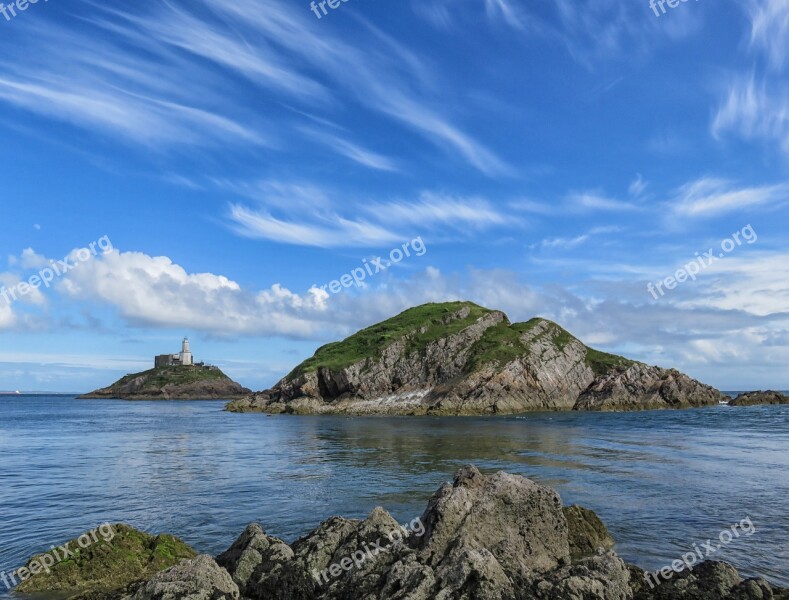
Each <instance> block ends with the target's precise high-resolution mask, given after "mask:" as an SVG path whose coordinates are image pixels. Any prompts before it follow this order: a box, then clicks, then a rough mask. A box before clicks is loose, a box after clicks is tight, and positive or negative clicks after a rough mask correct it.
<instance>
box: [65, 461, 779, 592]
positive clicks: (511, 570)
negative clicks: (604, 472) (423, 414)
mask: <svg viewBox="0 0 789 600" xmlns="http://www.w3.org/2000/svg"><path fill="white" fill-rule="evenodd" d="M612 544H613V540H611V538H610V536H609V535H608V532H607V531H606V528H605V525H603V523H602V522H601V521H600V519H599V518H598V517H597V516H596V515H595V514H594V513H593V512H592V511H590V510H587V509H583V508H580V507H575V506H571V507H563V506H562V501H561V499H560V497H559V495H558V494H557V493H556V492H555V491H554V490H552V489H550V488H547V487H544V486H541V485H538V484H537V483H535V482H533V481H531V480H529V479H526V478H524V477H520V476H517V475H510V474H507V473H503V472H500V473H496V474H495V475H489V476H488V475H483V474H481V473H480V472H479V471H478V470H477V469H475V468H474V467H464V468H463V469H461V470H460V471H459V472H458V473H457V475H456V476H455V480H454V482H453V483H451V484H450V483H447V484H445V485H443V486H442V487H441V488H439V489H438V491H437V492H436V493H435V494H433V496H432V497H431V498H430V500H429V502H428V505H427V509H426V510H425V512H424V513H423V514H422V515H421V516H420V517H417V518H416V519H414V520H413V521H411V522H410V523H408V524H406V525H405V526H401V525H400V524H399V523H398V522H397V521H396V520H395V519H394V518H393V517H392V516H391V515H389V513H387V512H386V511H385V510H383V509H382V508H376V509H374V510H373V511H372V513H371V514H370V515H369V516H368V517H367V518H366V519H364V520H352V519H344V518H340V517H334V518H331V519H329V520H327V521H324V522H323V523H322V524H321V525H320V526H319V527H318V528H317V529H315V530H314V531H312V532H311V533H309V534H308V535H306V536H305V537H303V538H300V539H298V540H296V541H295V542H293V543H292V544H287V543H285V542H284V541H282V540H280V539H277V538H274V537H270V536H268V535H266V534H265V532H264V530H263V528H262V527H261V526H260V525H257V524H252V525H249V526H248V527H247V528H246V530H245V531H244V532H243V533H242V534H241V536H240V537H239V538H238V539H237V540H236V541H235V542H234V543H233V545H232V546H231V547H230V548H229V549H228V550H227V551H225V552H224V553H222V554H221V555H219V556H218V557H216V558H215V559H214V558H212V557H210V556H208V555H201V556H198V557H196V558H192V559H188V560H183V561H181V562H180V563H179V564H177V565H175V566H173V567H171V568H169V569H167V570H164V571H161V572H159V573H157V574H155V575H153V576H152V577H147V578H145V579H142V580H140V581H136V582H134V583H131V584H129V585H128V586H125V587H122V588H119V589H117V590H114V591H112V592H109V593H107V592H105V591H101V590H98V591H97V590H95V589H87V590H85V591H84V592H83V593H82V594H81V595H80V596H78V598H79V600H239V599H244V598H246V599H249V600H351V599H356V598H364V599H365V600H433V599H439V600H527V599H534V600H770V599H775V600H788V599H789V591H787V590H781V589H778V588H774V587H772V586H771V585H770V584H769V583H768V582H767V581H765V580H763V579H758V578H757V579H748V580H745V581H743V579H742V578H741V577H740V576H739V574H738V573H737V571H736V569H734V567H732V566H730V565H728V564H725V563H721V562H703V563H702V562H700V563H699V564H695V565H693V564H692V565H691V567H690V569H687V568H686V569H685V570H683V571H682V572H679V573H676V572H672V573H673V574H672V576H671V577H670V578H667V579H663V578H660V579H656V578H651V579H649V580H648V579H647V577H646V573H644V571H642V570H641V569H639V568H638V567H635V566H632V565H627V564H625V563H624V562H623V561H622V559H620V558H619V557H618V556H617V555H616V554H615V553H614V552H613V551H611V550H610V547H611V546H612ZM88 567H89V565H85V566H84V568H85V569H88ZM74 600H77V599H76V598H75V599H74Z"/></svg>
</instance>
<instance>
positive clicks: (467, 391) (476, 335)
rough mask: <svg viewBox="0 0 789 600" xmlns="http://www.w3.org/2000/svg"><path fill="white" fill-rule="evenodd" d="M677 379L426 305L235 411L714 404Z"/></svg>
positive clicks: (541, 331) (453, 307) (566, 340)
mask: <svg viewBox="0 0 789 600" xmlns="http://www.w3.org/2000/svg"><path fill="white" fill-rule="evenodd" d="M723 399H725V396H723V394H721V393H720V392H718V391H717V390H715V389H713V388H711V387H709V386H705V385H703V384H701V383H699V382H697V381H695V380H693V379H691V378H690V377H687V376H686V375H682V374H681V373H679V372H677V371H669V370H666V369H661V368H659V367H648V366H647V365H643V364H640V363H636V362H633V361H630V360H627V359H625V358H622V357H620V356H614V355H611V354H605V353H602V352H598V351H596V350H593V349H591V348H588V347H587V346H585V345H584V344H583V343H582V342H580V341H579V340H578V339H576V338H575V337H573V336H572V335H570V334H569V333H568V332H567V331H565V330H564V329H562V328H561V327H559V326H558V325H557V324H555V323H552V322H551V321H548V320H545V319H532V320H531V321H529V322H527V323H510V322H509V320H508V319H507V317H506V315H505V314H504V313H502V312H499V311H495V310H488V309H485V308H482V307H480V306H477V305H475V304H472V303H470V302H452V303H445V304H430V305H424V306H420V307H416V308H414V309H411V310H408V311H406V312H404V313H402V314H401V315H398V316H397V317H394V318H393V319H390V320H389V321H385V322H383V323H380V324H378V325H375V326H373V327H371V328H368V329H365V330H362V331H360V332H359V333H357V334H355V335H354V336H351V337H350V338H348V339H347V340H345V341H343V342H339V343H336V344H329V345H328V346H324V347H323V348H320V349H319V350H318V351H317V352H316V354H315V356H314V357H312V358H311V359H309V360H308V361H305V362H304V363H302V364H301V365H299V366H298V367H297V368H296V369H294V371H293V372H292V373H291V374H289V375H288V376H287V377H285V378H284V379H282V380H281V381H280V382H279V383H277V385H275V386H274V388H272V389H270V390H266V391H264V392H260V393H257V394H254V395H252V396H250V397H247V398H244V399H242V400H238V401H234V402H232V403H230V404H229V405H228V407H227V408H228V410H231V411H235V412H270V413H283V412H285V413H294V414H324V413H330V414H412V415H426V414H430V415H485V414H511V413H518V412H525V411H532V410H572V409H576V410H638V409H653V408H683V407H691V406H707V405H716V404H718V402H719V401H720V400H723Z"/></svg>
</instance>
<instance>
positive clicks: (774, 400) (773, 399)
mask: <svg viewBox="0 0 789 600" xmlns="http://www.w3.org/2000/svg"><path fill="white" fill-rule="evenodd" d="M759 404H789V396H786V395H784V394H782V393H781V392H774V391H772V390H768V391H766V392H746V393H744V394H740V395H739V396H737V397H736V398H735V399H734V400H732V401H731V402H729V406H757V405H759Z"/></svg>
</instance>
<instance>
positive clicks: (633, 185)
mask: <svg viewBox="0 0 789 600" xmlns="http://www.w3.org/2000/svg"><path fill="white" fill-rule="evenodd" d="M646 189H647V182H646V181H644V178H643V177H641V173H637V174H636V178H635V179H634V180H633V181H632V182H630V186H629V187H628V188H627V193H628V194H630V196H631V197H634V198H638V197H639V196H641V194H643V193H644V190H646Z"/></svg>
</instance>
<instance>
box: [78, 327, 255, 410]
mask: <svg viewBox="0 0 789 600" xmlns="http://www.w3.org/2000/svg"><path fill="white" fill-rule="evenodd" d="M250 393H251V390H249V389H247V388H245V387H243V386H242V385H240V384H238V383H236V382H235V381H233V380H232V379H230V377H228V376H227V375H225V374H224V373H223V372H222V371H221V370H220V369H219V368H218V367H214V366H211V365H206V364H205V363H195V362H194V361H193V359H192V353H191V351H190V349H189V340H188V339H184V341H183V344H182V346H181V352H180V353H178V354H163V355H160V356H157V357H156V358H155V360H154V368H153V369H150V370H148V371H143V372H142V373H130V374H129V375H125V376H124V377H122V378H121V379H119V380H118V381H116V382H115V383H113V384H112V385H110V386H108V387H105V388H101V389H98V390H94V391H92V392H90V393H88V394H83V395H82V396H79V398H80V399H87V400H90V399H94V400H95V399H111V400H116V399H117V400H233V399H234V398H235V399H238V398H243V397H245V396H247V395H248V394H250Z"/></svg>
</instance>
